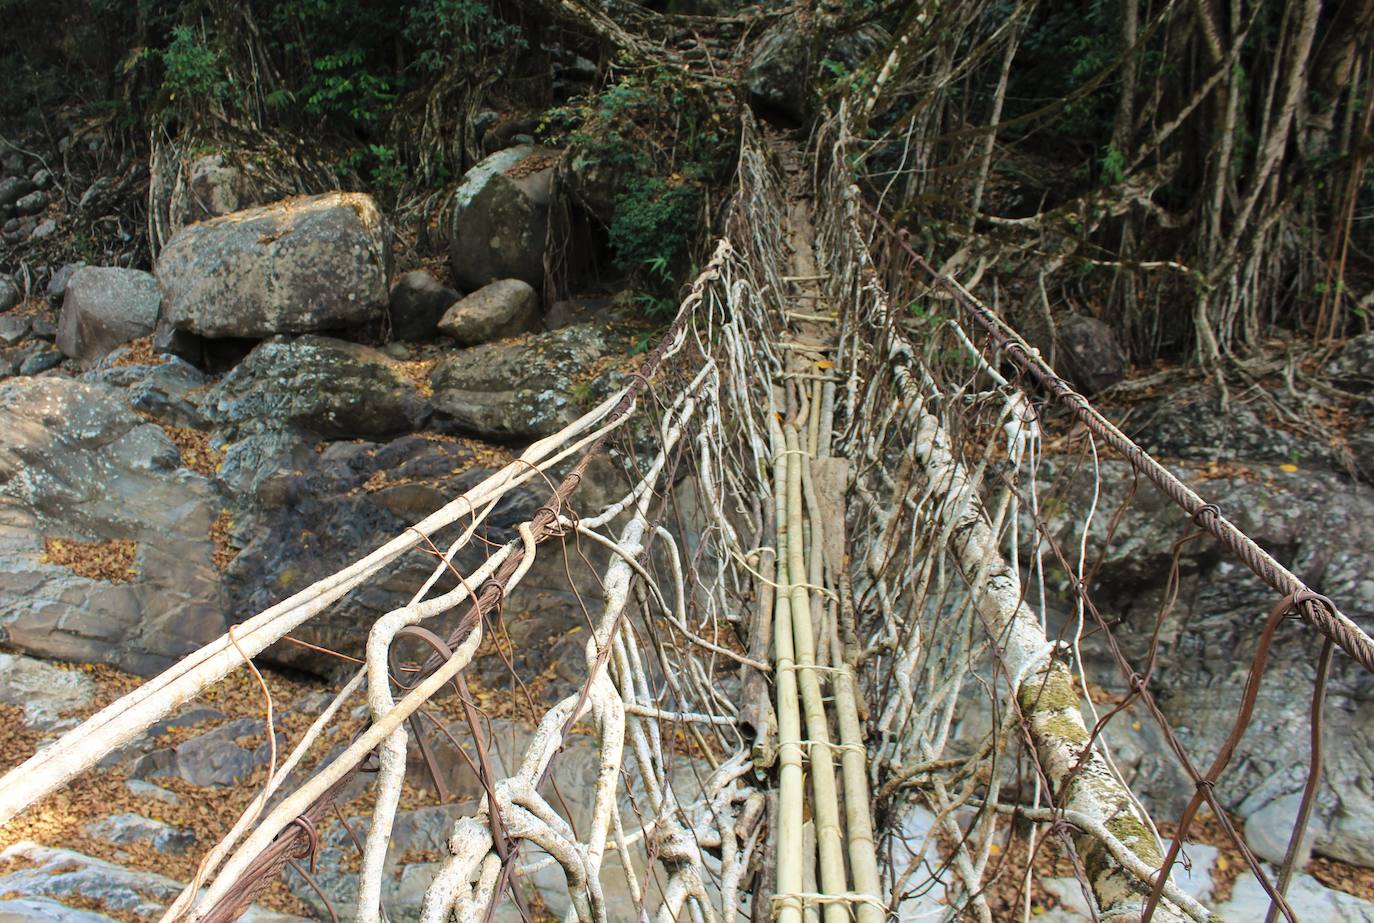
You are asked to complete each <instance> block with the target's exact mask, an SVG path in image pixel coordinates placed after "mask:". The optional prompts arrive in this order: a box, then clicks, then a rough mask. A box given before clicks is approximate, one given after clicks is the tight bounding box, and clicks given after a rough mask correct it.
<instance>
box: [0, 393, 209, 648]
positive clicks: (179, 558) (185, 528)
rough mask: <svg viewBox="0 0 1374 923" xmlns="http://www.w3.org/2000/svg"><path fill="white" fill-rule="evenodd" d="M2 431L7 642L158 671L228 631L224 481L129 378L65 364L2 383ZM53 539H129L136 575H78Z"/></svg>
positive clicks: (0, 519)
mask: <svg viewBox="0 0 1374 923" xmlns="http://www.w3.org/2000/svg"><path fill="white" fill-rule="evenodd" d="M0 432H3V433H4V434H5V438H4V439H3V440H0V638H3V640H4V642H5V643H6V644H7V645H9V646H10V647H12V648H15V649H18V650H21V651H26V652H29V653H34V654H37V655H39V656H43V657H51V658H55V659H59V660H71V661H78V662H94V663H108V664H113V665H115V666H118V667H120V668H122V669H125V670H128V671H130V672H134V673H139V674H142V675H149V674H152V673H156V672H158V671H160V670H162V669H164V668H166V667H167V666H169V665H170V664H171V663H172V662H173V661H174V660H176V659H177V658H178V657H180V656H182V655H183V654H185V653H187V652H188V651H191V650H194V649H195V648H197V647H199V646H200V645H202V644H204V643H205V642H207V641H209V640H211V639H213V638H215V637H218V636H219V635H220V634H222V633H223V632H224V627H225V617H224V611H225V610H224V605H223V601H222V599H221V594H220V582H219V572H218V571H217V570H216V568H215V565H214V546H213V543H212V542H211V539H210V526H211V523H212V522H213V521H214V520H215V518H216V517H217V516H218V515H219V512H220V509H221V507H222V502H221V499H220V496H219V493H218V491H217V490H216V488H215V486H214V485H213V484H212V483H211V482H210V481H208V480H207V479H205V478H204V477H201V476H200V475H197V474H195V473H193V472H191V471H189V470H187V469H185V468H183V467H182V466H181V458H180V454H179V452H178V450H177V447H176V445H175V444H173V443H172V441H171V440H170V439H169V438H168V436H167V434H166V433H164V432H163V430H162V429H161V428H160V427H158V426H155V425H153V424H150V423H148V422H146V421H145V420H143V419H142V418H140V417H139V416H137V415H136V414H135V413H134V412H133V410H131V409H130V408H129V407H128V405H127V404H126V403H125V399H124V395H123V394H122V393H121V392H120V391H119V390H117V389H115V388H112V387H110V386H108V385H101V384H95V383H88V382H81V381H76V380H73V379H70V378H65V377H51V378H36V379H13V380H9V381H6V382H4V383H0ZM45 539H57V540H63V539H68V540H80V541H86V542H95V543H108V542H109V541H111V540H114V539H118V540H123V541H132V542H134V543H135V544H134V549H135V553H134V561H133V574H131V575H128V576H127V578H125V579H123V580H122V582H111V581H110V580H108V579H97V578H95V577H85V576H81V575H79V574H77V573H76V572H75V571H73V570H72V569H70V568H69V567H67V566H64V565H62V564H56V563H50V562H49V560H48V558H47V549H46V548H45V545H44V540H45ZM97 551H98V549H97ZM121 576H122V575H121Z"/></svg>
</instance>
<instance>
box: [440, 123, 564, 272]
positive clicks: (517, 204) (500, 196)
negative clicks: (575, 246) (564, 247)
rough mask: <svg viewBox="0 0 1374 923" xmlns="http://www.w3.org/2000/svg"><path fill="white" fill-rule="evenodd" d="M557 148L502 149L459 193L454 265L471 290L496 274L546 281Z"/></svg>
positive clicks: (453, 237) (474, 172) (477, 168)
mask: <svg viewBox="0 0 1374 923" xmlns="http://www.w3.org/2000/svg"><path fill="white" fill-rule="evenodd" d="M556 162H557V152H556V151H553V150H551V149H549V148H542V147H536V146H534V145H529V144H522V145H518V146H516V147H510V148H506V149H505V150H503V151H497V152H496V153H495V154H492V155H491V156H490V157H488V158H486V159H485V160H483V161H482V162H481V163H479V164H477V165H476V166H475V167H473V168H472V169H471V170H469V171H468V172H467V174H466V175H465V176H464V177H463V183H462V185H461V186H459V187H458V191H457V192H456V193H454V200H453V230H452V234H451V236H450V240H449V251H448V252H449V265H450V266H452V268H453V278H454V280H455V281H456V282H457V283H458V285H459V286H461V287H462V288H464V289H466V290H469V291H471V290H473V289H478V288H481V287H482V286H484V285H486V284H487V283H488V282H493V281H495V280H496V279H522V280H524V281H525V282H528V283H529V284H530V285H532V286H534V287H535V288H540V287H542V286H543V282H544V238H545V235H546V233H547V231H548V211H549V194H550V192H551V190H552V186H553V173H554V166H555V164H556Z"/></svg>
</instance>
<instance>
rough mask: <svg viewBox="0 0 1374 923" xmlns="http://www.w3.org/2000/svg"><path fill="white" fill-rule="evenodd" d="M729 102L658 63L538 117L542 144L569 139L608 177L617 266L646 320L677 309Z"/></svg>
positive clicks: (727, 143) (719, 172)
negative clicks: (636, 290)
mask: <svg viewBox="0 0 1374 923" xmlns="http://www.w3.org/2000/svg"><path fill="white" fill-rule="evenodd" d="M729 104H730V101H729V99H728V97H725V96H723V95H717V93H716V92H715V91H713V90H711V89H709V88H708V87H705V86H703V85H701V84H699V83H697V82H695V81H693V80H692V79H691V78H690V77H689V76H687V75H685V74H684V73H683V72H681V71H680V70H678V69H677V68H673V67H660V68H654V69H653V70H650V71H648V72H644V71H635V72H632V73H627V74H625V75H623V76H621V77H620V78H619V79H618V80H616V81H615V82H614V83H611V84H610V85H608V86H607V87H606V88H605V89H604V90H603V91H602V92H600V93H599V94H597V95H595V96H591V97H585V98H581V99H577V100H574V101H573V102H572V103H570V104H569V105H566V106H561V107H558V108H555V109H552V110H550V111H548V112H547V113H545V116H544V118H543V119H542V120H541V124H540V134H541V136H542V137H543V138H544V139H545V140H546V141H548V142H551V143H555V144H566V145H571V146H572V147H574V148H575V149H576V150H577V152H578V154H577V156H578V157H579V158H580V159H581V160H582V161H583V162H586V163H590V164H591V165H592V166H593V167H604V168H609V169H608V171H607V172H610V173H611V174H612V175H614V177H615V179H616V190H615V196H614V210H613V213H612V216H611V217H610V218H609V222H608V225H609V226H608V229H607V230H608V239H609V243H610V248H611V252H612V258H613V262H614V264H615V266H616V267H617V268H618V269H620V270H622V271H624V272H626V273H629V274H630V275H631V276H633V277H634V278H635V279H636V281H637V282H638V284H639V285H640V286H641V288H642V289H643V292H642V294H641V296H640V304H641V305H642V307H643V308H644V312H645V313H646V314H647V315H648V316H650V317H654V318H662V317H663V316H665V315H671V313H672V311H673V310H674V308H675V306H676V298H675V294H676V292H675V287H676V285H677V283H678V282H680V281H681V279H680V275H681V272H682V270H683V269H684V268H686V267H687V265H688V264H689V262H690V259H689V256H690V253H689V251H690V248H691V246H692V244H693V243H694V242H695V240H696V239H697V237H698V232H699V230H700V227H701V215H702V203H703V202H704V201H705V190H706V189H707V188H708V187H709V186H710V185H711V184H712V183H713V182H715V181H716V180H718V179H719V178H720V177H721V176H723V175H724V173H725V172H726V170H727V169H728V165H729V162H730V160H731V159H732V157H733V154H734V134H733V131H732V130H731V129H730V128H727V126H728V125H733V121H732V120H731V119H730V112H731V109H730V105H729Z"/></svg>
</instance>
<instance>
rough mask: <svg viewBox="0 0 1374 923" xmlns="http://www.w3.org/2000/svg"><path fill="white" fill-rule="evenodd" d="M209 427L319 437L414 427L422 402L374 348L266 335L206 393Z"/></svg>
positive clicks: (373, 433)
mask: <svg viewBox="0 0 1374 923" xmlns="http://www.w3.org/2000/svg"><path fill="white" fill-rule="evenodd" d="M206 412H207V414H208V415H209V416H210V417H211V419H212V420H213V421H214V423H215V424H216V425H217V426H220V427H227V428H229V429H231V430H234V431H236V432H240V433H248V432H256V431H261V430H266V429H281V428H292V429H296V430H300V431H303V432H308V433H313V434H314V435H316V436H320V437H323V438H326V439H348V438H358V437H362V438H376V437H379V436H392V435H397V434H399V433H404V432H410V431H413V430H416V429H419V428H420V426H421V425H422V424H423V423H424V420H425V417H426V413H427V411H426V406H425V402H424V399H423V398H421V397H420V395H419V392H418V390H417V389H416V386H415V384H414V383H413V382H412V381H411V380H410V379H408V378H407V377H406V376H405V374H404V373H403V371H402V370H401V367H400V364H399V363H397V362H396V360H394V359H392V358H390V357H389V356H387V355H386V354H385V353H382V352H381V351H379V350H376V349H372V348H371V347H368V346H362V345H360V344H357V343H349V342H346V341H344V340H336V339H333V338H331V337H323V336H314V335H306V336H300V337H273V338H272V339H270V340H266V341H265V342H263V343H261V344H259V345H258V346H257V347H256V348H255V349H254V350H253V351H252V352H251V353H249V354H248V358H246V359H245V360H244V361H243V362H242V363H240V364H239V365H238V366H237V367H236V368H235V369H234V370H233V371H232V372H230V373H229V374H228V375H227V376H225V378H224V380H223V381H221V382H220V383H219V385H217V386H216V387H215V388H214V389H213V390H212V391H211V392H210V393H209V395H208V396H207V399H206Z"/></svg>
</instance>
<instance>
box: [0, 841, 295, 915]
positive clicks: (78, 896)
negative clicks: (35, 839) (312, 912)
mask: <svg viewBox="0 0 1374 923" xmlns="http://www.w3.org/2000/svg"><path fill="white" fill-rule="evenodd" d="M0 863H3V868H4V870H5V871H4V874H2V875H0V895H4V898H3V899H0V920H5V921H24V923H28V921H30V920H34V921H37V920H63V921H71V923H109V921H111V920H112V919H114V917H110V916H105V915H104V914H99V913H94V912H90V911H87V910H83V909H81V908H83V907H89V906H96V907H101V908H105V909H107V910H108V912H110V913H113V914H116V915H117V916H118V919H121V920H129V919H133V920H146V921H149V923H151V921H154V920H157V919H158V918H160V917H161V916H162V913H163V911H164V910H165V909H166V908H167V905H168V904H170V903H171V902H172V901H173V900H174V899H175V898H176V896H177V895H178V894H180V893H181V891H182V889H183V888H184V887H185V886H184V885H183V884H181V883H180V882H178V881H174V880H172V879H171V878H168V877H166V876H165V875H159V874H157V873H156V872H139V871H135V870H133V869H130V868H125V867H124V866H122V865H116V864H114V863H113V862H106V861H105V860H103V859H95V858H92V857H91V856H87V855H84V854H82V853H79V852H76V851H74V850H71V849H54V848H52V847H49V846H40V845H39V844H37V843H32V842H28V841H23V842H19V843H15V844H14V845H13V846H10V847H9V848H8V849H6V850H5V851H4V852H0ZM239 919H240V920H242V921H243V923H305V921H304V920H302V919H301V918H300V917H294V916H290V915H288V914H284V913H277V912H275V911H271V910H264V909H263V908H261V907H258V906H257V905H254V906H252V907H250V908H248V911H247V912H246V913H244V915H243V916H241V917H239Z"/></svg>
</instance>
